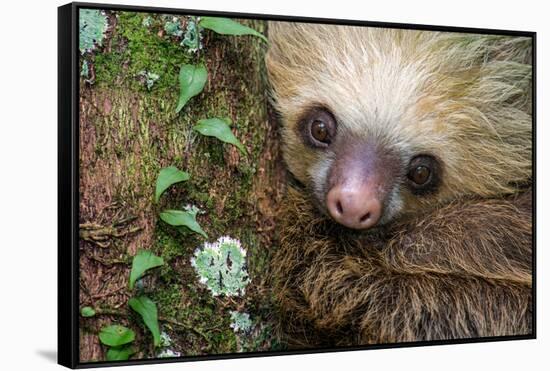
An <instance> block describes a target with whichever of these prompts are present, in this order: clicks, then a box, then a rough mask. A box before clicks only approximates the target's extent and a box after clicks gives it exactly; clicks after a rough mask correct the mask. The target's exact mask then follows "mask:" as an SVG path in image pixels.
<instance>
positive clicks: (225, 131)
mask: <svg viewBox="0 0 550 371" xmlns="http://www.w3.org/2000/svg"><path fill="white" fill-rule="evenodd" d="M229 125H231V120H230V119H228V118H227V119H225V120H223V119H220V118H217V117H214V118H211V119H203V120H199V123H198V124H197V125H195V126H194V127H193V130H196V131H198V132H199V133H201V134H202V135H206V136H209V137H216V138H218V139H219V140H221V141H222V142H226V143H230V144H233V145H234V146H236V147H237V148H238V149H239V150H240V151H241V152H242V153H243V154H246V149H245V148H244V146H243V145H242V144H241V142H239V140H238V139H237V138H236V137H235V135H234V134H233V132H232V131H231V129H230V128H229Z"/></svg>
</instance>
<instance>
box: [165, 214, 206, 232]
mask: <svg viewBox="0 0 550 371" xmlns="http://www.w3.org/2000/svg"><path fill="white" fill-rule="evenodd" d="M197 212H198V209H197V208H191V209H189V210H186V211H182V210H164V211H163V212H162V213H160V218H161V219H162V220H163V221H164V222H165V223H168V224H170V225H173V226H176V227H179V226H185V227H187V228H189V229H190V230H192V231H193V232H195V233H198V234H200V235H202V236H203V237H204V238H208V235H207V234H206V232H204V231H203V229H202V228H201V226H200V225H199V223H197Z"/></svg>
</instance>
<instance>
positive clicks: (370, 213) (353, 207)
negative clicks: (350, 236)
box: [326, 184, 382, 229]
mask: <svg viewBox="0 0 550 371" xmlns="http://www.w3.org/2000/svg"><path fill="white" fill-rule="evenodd" d="M326 202H327V209H328V211H329V213H330V215H331V216H332V218H333V219H334V220H335V221H337V222H338V223H340V224H342V225H343V226H345V227H348V228H353V229H366V228H370V227H372V226H374V225H375V224H376V223H377V222H378V220H379V219H380V216H381V214H382V203H381V202H380V200H379V199H378V197H376V195H375V193H374V192H373V191H372V189H371V187H368V185H366V184H363V185H356V186H346V185H339V184H337V185H335V186H334V187H332V189H331V190H330V191H329V192H328V194H327V201H326Z"/></svg>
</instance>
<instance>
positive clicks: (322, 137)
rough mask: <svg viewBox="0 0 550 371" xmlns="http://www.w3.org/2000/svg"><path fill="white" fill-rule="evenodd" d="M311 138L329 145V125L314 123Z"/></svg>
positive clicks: (319, 122)
mask: <svg viewBox="0 0 550 371" xmlns="http://www.w3.org/2000/svg"><path fill="white" fill-rule="evenodd" d="M311 136H312V137H313V138H314V139H315V140H318V141H319V142H323V143H328V139H329V138H328V129H327V125H326V124H325V123H324V122H323V121H319V120H315V121H313V122H312V123H311Z"/></svg>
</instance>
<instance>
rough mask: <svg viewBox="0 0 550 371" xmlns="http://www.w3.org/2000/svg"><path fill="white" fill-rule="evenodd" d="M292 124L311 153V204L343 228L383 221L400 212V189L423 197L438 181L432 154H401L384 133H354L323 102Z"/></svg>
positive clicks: (434, 189) (435, 188) (438, 170)
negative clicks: (313, 198)
mask: <svg viewBox="0 0 550 371" xmlns="http://www.w3.org/2000/svg"><path fill="white" fill-rule="evenodd" d="M295 129H296V133H295V135H296V136H297V137H298V138H299V141H300V142H301V144H302V145H303V146H305V147H307V148H308V149H310V150H312V151H314V152H316V157H317V161H315V162H314V164H312V166H311V168H310V171H309V173H310V182H311V184H310V186H311V188H312V189H313V190H314V196H315V198H316V204H317V205H318V206H319V207H320V209H321V210H322V211H324V212H325V213H326V214H328V215H330V216H331V217H332V218H333V219H334V220H335V221H336V222H338V223H340V224H342V225H344V226H346V227H348V228H353V229H368V228H371V227H374V226H377V225H380V224H384V223H386V222H388V221H389V220H392V219H393V218H394V217H396V215H398V214H399V213H400V212H401V210H402V208H403V203H404V198H405V197H404V194H406V195H407V196H409V198H410V197H418V198H422V197H425V196H428V195H433V194H435V193H437V191H438V188H439V186H440V184H441V177H442V166H441V164H440V161H439V160H438V159H437V158H436V157H435V156H433V155H432V154H429V153H412V154H408V153H402V151H401V150H400V148H399V146H398V145H395V146H392V145H391V144H390V141H389V140H388V139H387V138H377V137H374V136H369V137H368V138H366V139H365V138H363V137H362V136H357V135H354V134H353V131H352V130H350V129H349V128H346V126H345V124H340V123H339V122H338V120H337V119H336V118H335V116H334V114H333V113H332V112H331V111H330V110H329V109H328V108H327V107H312V108H310V109H308V110H307V111H306V112H305V113H304V114H303V116H302V118H301V119H300V120H299V122H298V124H297V126H296V128H295Z"/></svg>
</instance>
